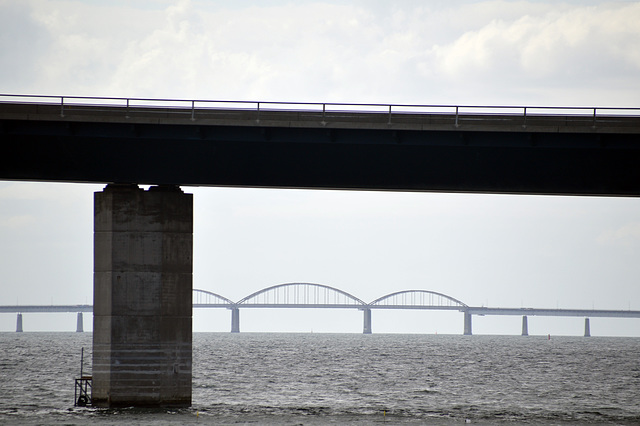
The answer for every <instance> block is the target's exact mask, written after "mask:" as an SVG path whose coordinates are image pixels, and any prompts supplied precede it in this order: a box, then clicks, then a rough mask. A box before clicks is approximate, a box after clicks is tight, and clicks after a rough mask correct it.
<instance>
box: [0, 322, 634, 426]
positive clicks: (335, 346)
mask: <svg viewBox="0 0 640 426" xmlns="http://www.w3.org/2000/svg"><path fill="white" fill-rule="evenodd" d="M193 340H194V342H193V406H192V407H191V408H189V409H181V410H169V409H153V410H142V409H135V408H125V409H118V410H110V409H95V408H80V407H74V406H73V400H74V378H76V377H78V376H79V375H80V353H81V349H82V348H83V347H84V348H85V367H84V369H85V374H86V373H90V370H91V333H0V424H28V425H32V424H33V425H35V424H65V425H76V424H77V425H81V424H89V423H91V424H94V423H95V424H154V425H156V424H160V425H162V424H267V425H275V424H290V425H294V424H295V425H298V424H302V425H307V424H310V425H318V424H327V423H333V424H370V423H389V424H398V423H410V424H411V423H413V424H446V425H448V424H504V423H510V424H517V423H528V424H586V423H593V424H602V423H609V424H628V425H631V424H640V339H638V338H606V337H591V338H584V337H553V336H552V337H551V339H549V338H548V336H529V337H522V336H452V335H402V334H373V335H360V334H317V333H316V334H313V333H308V334H285V333H282V334H280V333H240V334H229V333H195V334H194V338H193Z"/></svg>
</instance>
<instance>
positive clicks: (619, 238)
mask: <svg viewBox="0 0 640 426" xmlns="http://www.w3.org/2000/svg"><path fill="white" fill-rule="evenodd" d="M597 242H598V243H599V244H602V245H606V246H622V247H637V246H638V245H640V222H630V223H627V224H625V225H623V226H621V227H618V228H616V229H610V230H607V231H605V232H603V233H601V234H600V235H599V236H598V238H597Z"/></svg>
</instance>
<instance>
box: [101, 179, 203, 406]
mask: <svg viewBox="0 0 640 426" xmlns="http://www.w3.org/2000/svg"><path fill="white" fill-rule="evenodd" d="M94 209H95V210H94V287H93V295H94V302H93V312H94V313H93V315H94V317H93V318H94V319H93V390H92V403H93V405H95V406H99V407H122V406H127V407H128V406H137V407H143V406H144V407H153V406H173V407H188V406H190V405H191V364H192V323H191V321H192V274H193V262H192V252H193V196H192V195H191V194H185V193H183V192H182V191H181V190H180V188H179V187H177V186H159V187H158V186H155V187H151V188H150V189H149V190H148V191H144V190H143V189H141V188H138V186H137V185H107V186H106V188H105V189H104V190H103V191H102V192H96V193H95V198H94Z"/></svg>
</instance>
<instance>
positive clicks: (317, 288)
mask: <svg viewBox="0 0 640 426" xmlns="http://www.w3.org/2000/svg"><path fill="white" fill-rule="evenodd" d="M193 307H194V308H227V309H230V310H231V332H232V333H239V332H240V308H297V309H301V308H312V309H358V310H361V311H363V314H364V325H363V333H364V334H371V332H372V328H371V310H372V309H424V310H449V311H450V310H454V311H460V312H465V318H466V310H467V309H468V306H467V305H466V304H465V303H463V302H461V301H460V300H458V299H455V298H453V297H451V296H448V295H446V294H442V293H438V292H435V291H428V290H404V291H398V292H395V293H390V294H387V295H384V296H382V297H379V298H377V299H375V300H374V301H373V302H370V303H366V302H364V301H363V300H362V299H360V298H358V297H356V296H354V295H352V294H350V293H348V292H346V291H343V290H340V289H338V288H335V287H330V286H327V285H323V284H315V283H286V284H278V285H274V286H271V287H266V288H264V289H261V290H258V291H256V292H254V293H252V294H250V295H248V296H246V297H244V298H242V299H240V300H239V301H238V302H233V301H231V300H230V299H228V298H226V297H224V296H221V295H219V294H216V293H212V292H209V291H206V290H200V289H194V290H193ZM465 321H466V320H465ZM465 324H466V322H465ZM466 331H467V328H466V325H465V332H466Z"/></svg>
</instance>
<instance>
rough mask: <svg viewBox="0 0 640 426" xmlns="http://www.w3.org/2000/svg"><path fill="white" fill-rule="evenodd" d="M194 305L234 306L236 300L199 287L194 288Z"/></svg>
mask: <svg viewBox="0 0 640 426" xmlns="http://www.w3.org/2000/svg"><path fill="white" fill-rule="evenodd" d="M193 305H194V306H196V305H199V306H202V307H216V306H223V307H227V306H228V307H232V306H234V305H235V303H234V302H232V301H231V300H229V299H227V298H226V297H224V296H220V295H219V294H216V293H212V292H210V291H207V290H200V289H198V288H194V289H193Z"/></svg>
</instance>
